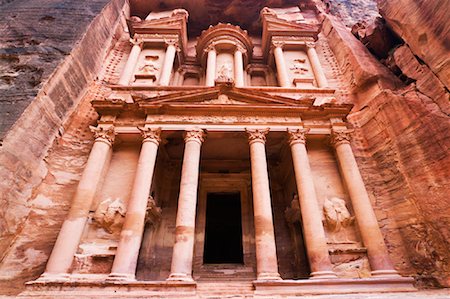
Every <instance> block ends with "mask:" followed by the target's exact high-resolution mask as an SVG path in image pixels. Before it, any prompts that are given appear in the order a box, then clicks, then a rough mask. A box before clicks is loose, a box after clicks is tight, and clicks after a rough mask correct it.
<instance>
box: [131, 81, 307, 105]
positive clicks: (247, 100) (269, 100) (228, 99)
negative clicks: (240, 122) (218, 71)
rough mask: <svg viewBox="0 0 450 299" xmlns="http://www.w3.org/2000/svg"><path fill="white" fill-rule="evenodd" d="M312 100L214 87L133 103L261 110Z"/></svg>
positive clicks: (139, 98) (305, 102)
mask: <svg viewBox="0 0 450 299" xmlns="http://www.w3.org/2000/svg"><path fill="white" fill-rule="evenodd" d="M313 101H314V100H313V99H303V100H295V99H291V98H287V97H282V96H276V95H270V94H268V93H265V92H262V91H258V90H248V89H243V88H235V87H223V86H216V87H210V88H199V89H194V90H190V91H188V92H187V91H182V92H176V91H174V92H172V93H167V94H164V95H161V94H159V95H155V96H147V97H145V96H142V95H141V96H139V97H135V102H137V103H138V104H139V105H140V106H142V105H143V106H146V107H148V106H164V105H167V106H183V105H185V106H189V107H192V106H236V107H241V108H245V107H248V108H254V107H259V108H263V107H264V106H267V107H271V106H272V107H273V106H280V107H283V106H291V107H309V106H311V105H312V103H313Z"/></svg>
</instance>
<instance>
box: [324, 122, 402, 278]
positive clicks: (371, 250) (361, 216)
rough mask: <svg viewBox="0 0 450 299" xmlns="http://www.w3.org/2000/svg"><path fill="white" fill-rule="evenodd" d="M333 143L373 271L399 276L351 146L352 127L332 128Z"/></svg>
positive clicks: (378, 274)
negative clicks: (350, 128) (347, 128)
mask: <svg viewBox="0 0 450 299" xmlns="http://www.w3.org/2000/svg"><path fill="white" fill-rule="evenodd" d="M332 144H333V145H334V147H335V149H336V155H337V158H338V161H339V166H340V168H341V171H342V176H343V178H344V181H345V184H346V186H347V189H348V192H349V195H350V199H351V201H352V206H353V210H354V211H355V217H356V221H357V222H358V227H359V230H360V233H361V238H362V241H363V243H364V246H365V247H366V248H367V256H368V258H369V263H370V266H371V269H372V275H374V276H384V275H388V276H390V275H395V276H397V275H398V274H397V271H395V269H394V267H393V265H392V262H391V259H390V258H389V253H388V251H387V248H386V244H385V243H384V239H383V235H382V234H381V231H380V228H379V226H378V221H377V217H376V215H375V212H374V210H373V207H372V204H371V203H370V199H369V195H368V194H367V190H366V187H365V185H364V181H363V179H362V177H361V173H360V172H359V169H358V164H357V163H356V159H355V156H354V155H353V151H352V148H351V146H350V131H348V130H345V131H333V133H332Z"/></svg>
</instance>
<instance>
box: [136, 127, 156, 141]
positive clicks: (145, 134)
mask: <svg viewBox="0 0 450 299" xmlns="http://www.w3.org/2000/svg"><path fill="white" fill-rule="evenodd" d="M138 129H139V131H141V135H142V138H143V140H142V143H144V142H153V143H156V145H158V144H159V143H160V142H161V128H140V127H138Z"/></svg>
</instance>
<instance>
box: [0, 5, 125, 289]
mask: <svg viewBox="0 0 450 299" xmlns="http://www.w3.org/2000/svg"><path fill="white" fill-rule="evenodd" d="M0 5H1V9H0V15H1V17H2V21H1V22H2V24H1V26H0V28H1V29H0V32H1V34H0V43H1V44H2V48H1V49H0V61H1V68H2V76H1V78H0V82H1V83H0V121H1V125H0V132H1V134H2V135H1V137H2V138H3V142H2V144H1V146H0V177H1V181H0V290H1V291H0V293H9V292H12V293H15V292H19V291H20V288H18V287H17V286H21V287H22V286H23V282H24V281H26V280H29V279H30V277H36V273H39V272H42V270H43V268H42V267H43V265H44V264H45V260H46V259H47V257H48V254H49V252H50V250H51V248H52V244H53V242H54V240H55V238H56V233H57V230H58V229H59V227H60V225H61V221H62V220H63V218H64V215H65V213H62V211H64V209H66V208H67V205H68V203H69V202H70V196H71V194H72V192H73V190H72V189H71V188H70V187H69V188H61V189H58V187H57V186H60V185H62V186H64V185H65V184H67V185H68V186H71V185H73V186H76V182H77V181H78V179H79V174H80V171H81V169H82V167H83V164H84V162H85V158H86V157H87V156H86V154H87V152H88V151H89V148H90V142H91V141H90V139H91V138H90V133H89V132H86V130H87V128H88V125H89V124H93V123H95V120H96V119H97V114H96V113H95V112H93V111H92V110H90V109H91V108H90V104H89V102H87V105H88V106H87V108H86V107H85V106H83V105H82V104H80V103H82V102H83V101H81V98H82V97H83V96H84V95H85V93H86V90H87V88H88V87H89V86H90V85H92V83H93V79H94V78H95V76H96V75H97V73H98V72H99V70H100V68H101V66H102V62H103V60H104V58H105V57H106V54H107V53H108V52H109V51H110V49H111V45H112V44H113V43H112V42H114V41H115V40H116V39H117V38H118V36H120V35H121V33H122V32H123V26H121V25H123V24H121V22H123V17H122V16H123V14H124V12H127V11H128V10H127V9H124V5H126V4H125V1H123V0H113V1H106V0H97V1H75V2H74V1H45V0H42V1H33V2H32V3H31V2H29V1H18V0H16V1H6V2H5V1H2V2H1V3H0ZM85 102H86V101H85ZM75 111H76V112H77V113H73V112H75ZM65 131H66V134H64V136H65V137H64V139H60V138H59V137H58V136H61V135H62V134H63V133H64V132H65ZM73 136H77V137H76V138H73V139H71V138H72V137H73ZM84 138H86V139H87V140H88V141H86V140H85V139H84ZM68 140H70V142H69V141H68ZM67 142H68V143H69V144H70V145H69V146H67V147H64V148H62V147H61V145H64V146H66V145H67ZM58 148H59V151H58ZM49 149H50V151H49ZM55 151H56V154H53V156H50V155H51V154H52V153H54V152H55ZM64 151H67V152H66V153H65V154H63V155H62V154H61V153H62V152H64ZM85 151H87V152H85ZM71 153H72V154H71ZM83 153H85V154H84V155H83ZM58 155H60V156H59V158H58ZM61 155H62V156H63V157H65V158H67V157H68V156H69V157H70V156H72V159H70V160H64V159H62V158H61ZM66 155H67V156H66ZM55 159H56V160H55ZM58 159H59V160H58ZM55 161H59V162H55ZM41 183H42V184H41ZM46 184H47V185H50V184H51V185H53V186H56V188H55V189H54V190H53V191H49V190H47V191H48V192H47V193H45V192H44V193H45V194H46V196H39V197H36V196H37V194H39V191H38V189H37V187H38V186H39V185H40V188H43V187H42V186H45V185H46ZM61 197H62V198H63V200H62V201H60V202H58V198H61Z"/></svg>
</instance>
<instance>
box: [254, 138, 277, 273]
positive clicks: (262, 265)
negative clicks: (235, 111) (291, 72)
mask: <svg viewBox="0 0 450 299" xmlns="http://www.w3.org/2000/svg"><path fill="white" fill-rule="evenodd" d="M246 132H247V134H248V141H249V144H250V160H251V167H252V191H253V213H254V217H255V245H256V270H257V279H258V280H279V279H281V278H280V274H278V261H277V250H276V245H275V233H274V228H273V219H272V205H271V200H270V187H269V176H268V173H267V161H266V148H265V143H266V134H267V133H268V132H269V129H266V130H258V129H256V130H246Z"/></svg>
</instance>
